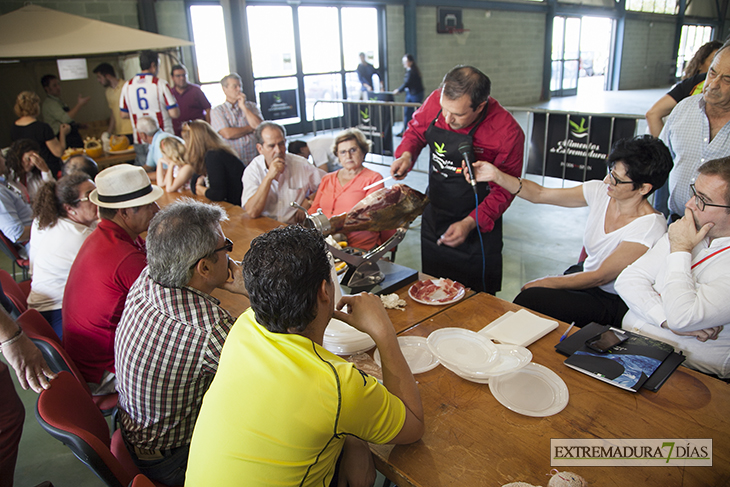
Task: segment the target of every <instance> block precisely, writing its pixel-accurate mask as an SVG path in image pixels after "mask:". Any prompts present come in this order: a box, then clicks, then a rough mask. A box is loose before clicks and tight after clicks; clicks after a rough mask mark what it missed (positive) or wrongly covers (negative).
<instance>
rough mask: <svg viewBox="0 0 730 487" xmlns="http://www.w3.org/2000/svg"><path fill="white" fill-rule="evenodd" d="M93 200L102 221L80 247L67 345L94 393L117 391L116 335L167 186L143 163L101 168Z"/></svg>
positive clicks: (67, 296)
mask: <svg viewBox="0 0 730 487" xmlns="http://www.w3.org/2000/svg"><path fill="white" fill-rule="evenodd" d="M96 186H97V189H95V190H94V191H92V192H91V194H89V199H90V200H91V201H92V202H93V203H94V204H96V205H97V206H99V216H100V217H101V221H100V222H99V226H98V227H97V228H96V230H94V232H93V233H92V234H91V235H90V236H89V237H88V238H87V239H86V241H85V242H84V244H83V245H82V246H81V249H80V250H79V253H78V255H77V256H76V260H74V263H73V265H72V266H71V271H70V273H69V276H68V281H67V283H66V290H65V292H64V296H63V321H64V324H63V334H64V336H63V346H64V348H65V349H66V351H67V352H68V354H69V355H70V356H71V358H72V359H73V360H74V362H75V363H76V365H77V366H78V368H79V370H80V371H81V373H82V374H83V376H84V378H85V379H86V380H87V382H89V387H91V390H92V392H93V393H95V394H99V395H102V394H109V393H111V392H113V391H114V389H115V386H116V378H115V376H114V373H115V368H114V335H115V333H116V329H117V324H118V323H119V319H120V318H121V316H122V311H123V309H124V302H125V300H126V299H127V292H128V291H129V288H130V287H131V286H132V284H133V283H134V281H135V280H137V277H138V276H139V274H140V272H142V269H144V267H145V266H146V265H147V258H146V253H145V245H144V240H143V239H142V238H141V237H140V234H142V233H144V232H146V231H147V226H148V225H149V223H150V220H152V217H153V216H154V215H155V213H157V212H158V211H159V209H160V207H159V206H157V203H156V202H155V201H156V200H157V199H159V197H160V196H162V194H163V190H162V189H161V188H160V187H158V186H155V185H153V184H151V183H150V179H149V177H148V176H147V173H146V172H145V171H144V169H143V168H141V167H135V166H130V165H127V164H121V165H118V166H114V167H110V168H109V169H105V170H104V171H102V172H100V173H99V175H98V176H97V177H96Z"/></svg>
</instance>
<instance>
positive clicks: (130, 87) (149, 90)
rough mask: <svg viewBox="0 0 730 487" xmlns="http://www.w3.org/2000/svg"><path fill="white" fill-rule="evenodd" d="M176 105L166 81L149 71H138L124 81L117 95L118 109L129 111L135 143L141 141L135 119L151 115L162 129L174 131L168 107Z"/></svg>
mask: <svg viewBox="0 0 730 487" xmlns="http://www.w3.org/2000/svg"><path fill="white" fill-rule="evenodd" d="M175 107H177V101H176V100H175V97H174V96H172V92H171V91H170V86H169V85H168V84H167V81H165V80H164V79H160V78H158V77H157V76H153V75H152V74H150V73H140V74H138V75H137V76H135V77H134V78H132V79H130V80H129V81H127V82H126V83H124V87H123V88H122V94H121V96H120V97H119V109H120V110H121V111H123V112H126V113H129V118H130V119H131V120H132V128H133V129H134V141H135V143H137V144H139V143H141V142H140V140H139V135H137V120H139V119H140V118H141V117H152V118H154V119H155V120H157V124H158V125H159V126H160V128H161V129H162V130H164V131H165V132H169V133H171V134H172V133H174V132H173V128H172V119H171V118H170V114H169V112H168V110H169V109H171V108H175Z"/></svg>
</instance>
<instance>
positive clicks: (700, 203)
mask: <svg viewBox="0 0 730 487" xmlns="http://www.w3.org/2000/svg"><path fill="white" fill-rule="evenodd" d="M689 188H690V189H691V190H692V195H693V196H694V197H695V205H697V208H698V209H699V210H700V211H705V206H716V207H718V208H730V206H728V205H716V204H714V203H708V202H707V201H705V198H703V197H702V196H700V195H698V194H697V190H696V189H695V184H694V183H691V184H690V185H689Z"/></svg>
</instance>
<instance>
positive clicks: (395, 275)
mask: <svg viewBox="0 0 730 487" xmlns="http://www.w3.org/2000/svg"><path fill="white" fill-rule="evenodd" d="M292 206H294V207H298V206H299V205H297V204H296V203H292ZM409 224H410V223H407V224H405V225H403V226H401V227H400V228H398V229H397V230H396V231H395V234H394V235H393V236H392V237H390V238H389V239H388V240H387V241H385V242H383V243H382V244H381V245H379V246H377V247H375V248H374V249H372V250H371V251H369V252H367V253H365V254H363V255H354V254H351V253H348V252H345V251H343V250H342V249H341V248H339V246H338V247H334V246H332V245H329V244H328V245H329V248H330V252H331V253H332V256H333V257H335V258H336V259H340V260H341V261H343V262H345V263H347V271H345V273H344V275H343V276H342V279H340V286H341V287H342V290H343V293H344V294H356V293H359V292H362V291H366V292H370V293H373V294H390V293H392V292H395V291H396V290H398V289H400V288H402V287H403V286H405V285H406V284H409V283H411V282H414V281H416V280H417V279H418V271H416V270H413V269H410V268H408V267H404V266H402V265H398V264H395V263H393V262H390V261H387V260H380V258H381V257H382V256H383V255H384V254H385V253H386V252H389V251H391V250H392V249H394V248H395V247H396V246H397V245H398V244H399V243H401V242H402V241H403V238H404V237H405V236H406V230H408V226H409ZM303 226H304V227H306V228H313V229H315V230H318V231H320V232H322V234H323V235H325V236H326V235H330V234H331V233H334V232H333V231H332V226H331V224H330V220H329V219H328V218H327V217H326V216H325V215H324V214H323V213H322V210H317V213H315V214H313V215H308V216H307V219H306V220H305V221H304V222H303Z"/></svg>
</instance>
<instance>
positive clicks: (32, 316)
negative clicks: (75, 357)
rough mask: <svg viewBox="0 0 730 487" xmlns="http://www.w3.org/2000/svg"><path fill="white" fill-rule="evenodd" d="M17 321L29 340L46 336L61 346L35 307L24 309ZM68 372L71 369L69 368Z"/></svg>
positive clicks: (56, 336)
mask: <svg viewBox="0 0 730 487" xmlns="http://www.w3.org/2000/svg"><path fill="white" fill-rule="evenodd" d="M0 276H2V274H0ZM4 286H5V283H4V282H3V288H4ZM17 321H18V324H19V325H20V327H21V328H22V329H23V331H24V332H25V334H26V335H28V338H30V339H31V340H33V339H36V338H48V339H49V340H52V341H54V342H56V343H58V344H59V345H60V346H63V345H61V339H60V338H58V335H56V332H55V331H53V328H51V325H49V324H48V321H46V319H45V318H44V317H43V315H42V314H41V313H40V312H39V311H38V310H37V309H32V308H31V309H28V310H26V311H25V312H24V313H22V314H21V315H20V316H19V317H18V319H17ZM69 372H71V371H70V370H69Z"/></svg>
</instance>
